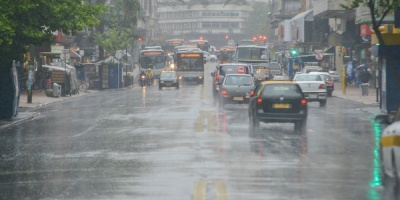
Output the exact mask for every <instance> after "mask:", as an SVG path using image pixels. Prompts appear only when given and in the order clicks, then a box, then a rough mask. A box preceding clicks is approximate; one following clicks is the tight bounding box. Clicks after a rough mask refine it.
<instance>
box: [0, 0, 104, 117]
mask: <svg viewBox="0 0 400 200" xmlns="http://www.w3.org/2000/svg"><path fill="white" fill-rule="evenodd" d="M1 3H2V4H1V7H2V8H3V9H1V12H0V18H1V20H0V61H1V63H0V119H10V118H11V117H12V115H13V100H14V99H13V98H14V97H13V95H15V92H14V90H13V88H12V79H11V76H10V68H11V66H12V62H13V60H19V61H21V62H22V61H23V55H24V53H26V52H27V50H28V47H29V46H31V45H42V44H45V43H51V42H52V41H53V35H52V32H53V31H56V30H62V31H63V32H64V33H75V32H76V31H79V30H81V29H83V28H85V27H91V26H94V25H96V24H97V23H99V20H98V16H99V15H100V14H101V13H102V11H103V10H104V8H103V7H102V6H93V5H91V4H88V3H84V2H82V0H63V1H58V0H2V1H1Z"/></svg>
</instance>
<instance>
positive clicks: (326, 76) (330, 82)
mask: <svg viewBox="0 0 400 200" xmlns="http://www.w3.org/2000/svg"><path fill="white" fill-rule="evenodd" d="M309 74H319V75H320V76H321V77H322V80H324V81H325V84H326V91H327V94H328V97H331V96H332V93H333V90H335V83H334V82H333V79H332V77H331V75H329V73H328V72H310V73H309Z"/></svg>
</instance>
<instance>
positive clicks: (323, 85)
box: [318, 84, 326, 89]
mask: <svg viewBox="0 0 400 200" xmlns="http://www.w3.org/2000/svg"><path fill="white" fill-rule="evenodd" d="M318 89H326V85H325V84H321V85H319V87H318Z"/></svg>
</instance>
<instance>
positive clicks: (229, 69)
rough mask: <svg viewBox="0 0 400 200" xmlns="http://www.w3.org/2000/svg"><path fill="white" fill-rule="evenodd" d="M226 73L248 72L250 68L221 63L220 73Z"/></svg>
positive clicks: (223, 74)
mask: <svg viewBox="0 0 400 200" xmlns="http://www.w3.org/2000/svg"><path fill="white" fill-rule="evenodd" d="M227 74H250V70H249V67H248V66H245V65H222V66H221V69H220V75H222V76H225V75H227Z"/></svg>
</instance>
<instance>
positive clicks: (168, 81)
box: [158, 71, 179, 90]
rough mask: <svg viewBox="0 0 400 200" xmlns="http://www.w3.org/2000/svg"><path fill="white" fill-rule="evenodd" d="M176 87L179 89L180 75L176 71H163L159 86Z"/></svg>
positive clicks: (160, 87)
mask: <svg viewBox="0 0 400 200" xmlns="http://www.w3.org/2000/svg"><path fill="white" fill-rule="evenodd" d="M163 87H175V88H176V89H179V76H178V74H177V73H176V71H162V72H161V73H160V78H159V80H158V88H159V89H160V90H161V89H162V88H163Z"/></svg>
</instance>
